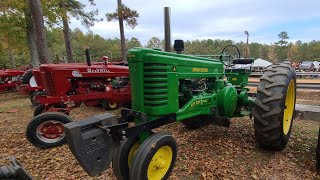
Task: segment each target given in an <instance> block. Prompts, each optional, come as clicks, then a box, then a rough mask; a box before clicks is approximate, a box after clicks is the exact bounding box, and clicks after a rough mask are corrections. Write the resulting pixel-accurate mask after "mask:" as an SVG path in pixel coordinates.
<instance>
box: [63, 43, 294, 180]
mask: <svg viewBox="0 0 320 180" xmlns="http://www.w3.org/2000/svg"><path fill="white" fill-rule="evenodd" d="M174 49H175V50H176V51H177V53H170V52H163V51H160V50H153V49H146V48H134V49H130V50H129V51H128V56H127V57H128V63H129V67H130V81H131V82H130V83H131V88H132V90H131V93H132V109H123V110H122V111H121V117H116V116H115V115H112V114H103V115H98V116H94V117H91V118H88V119H86V120H82V121H77V122H72V123H69V124H66V125H65V131H66V139H67V142H68V145H69V148H70V150H71V151H72V153H73V154H74V156H75V157H76V159H77V160H78V161H79V162H80V164H81V166H82V167H83V168H84V169H85V170H86V172H87V173H88V174H89V175H91V176H95V175H97V174H99V173H100V172H102V171H104V170H106V169H107V168H109V167H110V164H111V162H112V168H113V171H114V174H115V175H116V177H117V178H118V179H130V180H145V179H150V180H160V179H167V178H168V177H169V175H170V173H171V171H172V169H173V167H174V164H175V161H176V158H177V143H176V141H175V139H174V138H173V137H172V136H171V135H169V134H167V133H154V132H152V130H153V129H154V128H158V127H160V126H162V125H165V124H169V123H173V122H181V123H183V124H184V125H185V127H186V128H189V129H196V128H200V127H202V126H205V125H208V124H216V125H220V126H224V127H228V126H229V124H230V121H229V119H230V118H232V117H241V116H253V119H254V129H255V137H256V141H257V144H258V145H259V146H260V147H261V148H264V149H269V150H282V149H283V148H284V147H285V146H286V144H287V143H288V139H289V137H290V133H291V126H292V119H293V115H294V109H295V100H296V76H295V71H294V70H293V69H292V68H291V66H290V65H288V64H284V63H280V64H275V65H271V66H269V67H268V68H267V69H266V70H265V72H264V74H263V76H262V77H261V79H260V84H259V87H258V88H257V94H256V95H255V97H250V96H249V89H248V88H246V85H247V84H248V77H249V75H250V69H235V68H225V63H224V61H223V59H224V58H223V57H225V56H221V58H220V59H209V58H203V57H196V56H191V55H183V54H181V51H182V50H183V41H176V43H175V46H174ZM238 57H240V53H239V56H238ZM252 62H253V61H252V60H251V61H250V60H246V59H237V60H236V63H238V64H239V63H243V64H248V63H252Z"/></svg>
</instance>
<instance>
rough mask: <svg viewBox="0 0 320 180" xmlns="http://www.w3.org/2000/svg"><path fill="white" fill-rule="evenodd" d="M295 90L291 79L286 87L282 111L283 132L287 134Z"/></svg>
mask: <svg viewBox="0 0 320 180" xmlns="http://www.w3.org/2000/svg"><path fill="white" fill-rule="evenodd" d="M295 96H296V95H295V91H294V81H293V80H291V81H290V83H289V86H288V89H287V94H286V100H285V109H284V112H283V123H282V124H283V133H284V134H285V135H287V134H288V132H289V129H290V126H291V121H292V116H293V112H294V100H295V98H296V97H295Z"/></svg>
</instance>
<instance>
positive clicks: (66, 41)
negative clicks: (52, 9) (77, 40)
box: [60, 3, 74, 63]
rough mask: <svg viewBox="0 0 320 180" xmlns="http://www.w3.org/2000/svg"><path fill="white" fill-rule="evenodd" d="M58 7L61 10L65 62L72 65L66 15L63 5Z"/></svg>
mask: <svg viewBox="0 0 320 180" xmlns="http://www.w3.org/2000/svg"><path fill="white" fill-rule="evenodd" d="M60 7H61V8H62V9H63V14H62V23H63V36H64V44H65V46H66V52H67V60H68V62H69V63H72V62H74V61H73V56H72V48H71V40H70V28H69V23H68V14H67V11H66V10H65V5H64V4H63V3H60Z"/></svg>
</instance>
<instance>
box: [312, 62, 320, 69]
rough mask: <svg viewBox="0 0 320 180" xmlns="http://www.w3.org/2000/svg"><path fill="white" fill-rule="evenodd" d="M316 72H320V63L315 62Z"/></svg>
mask: <svg viewBox="0 0 320 180" xmlns="http://www.w3.org/2000/svg"><path fill="white" fill-rule="evenodd" d="M313 64H314V69H315V71H318V72H319V71H320V62H318V61H313Z"/></svg>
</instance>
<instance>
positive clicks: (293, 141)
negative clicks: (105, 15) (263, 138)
mask: <svg viewBox="0 0 320 180" xmlns="http://www.w3.org/2000/svg"><path fill="white" fill-rule="evenodd" d="M297 102H298V103H302V104H311V103H312V104H315V105H320V93H319V92H307V91H299V92H298V96H297ZM10 110H17V112H14V111H13V112H8V111H10ZM32 113H33V109H32V108H31V106H30V102H29V99H28V97H25V96H22V95H19V94H17V93H6V94H0V117H1V118H0V164H2V163H3V162H4V160H3V159H4V158H6V157H7V156H9V155H14V156H15V157H16V158H17V159H18V160H19V161H20V162H21V163H22V164H23V165H24V167H25V168H26V169H27V170H28V171H29V172H30V173H31V174H32V175H33V176H34V177H35V178H36V179H115V177H114V175H113V173H112V170H111V169H109V170H107V171H105V172H104V173H102V174H101V175H100V176H98V177H94V178H92V177H89V176H88V175H87V174H86V173H85V172H84V171H83V170H82V168H81V167H80V166H79V165H78V163H77V161H76V160H75V159H74V157H73V155H72V154H71V152H70V151H69V149H68V147H67V145H64V146H62V147H57V148H52V149H48V150H41V149H38V148H36V147H33V146H32V145H31V144H30V143H29V142H28V141H27V140H26V138H25V129H26V125H27V124H28V122H29V121H30V120H31V118H32ZM100 113H105V111H103V110H102V109H99V108H93V107H85V106H83V107H81V108H78V109H75V110H73V111H72V112H71V117H72V118H73V119H75V120H78V119H84V118H87V117H90V116H92V115H95V114H100ZM112 113H116V114H119V111H113V112H112ZM318 124H319V123H317V122H314V121H306V120H295V121H294V123H293V129H292V134H291V138H290V141H289V144H288V145H287V147H286V148H285V149H284V150H283V151H281V152H270V151H265V150H261V149H260V148H258V147H257V146H256V143H255V138H254V130H253V122H252V120H250V119H249V118H233V119H232V120H231V126H230V127H229V128H223V127H217V126H213V125H209V126H207V127H204V128H201V129H198V130H193V131H190V130H187V129H186V128H184V126H183V125H182V124H179V123H173V124H170V125H166V126H163V127H161V128H159V129H157V130H156V131H166V132H169V133H171V134H172V135H173V136H174V137H175V138H176V140H177V143H178V145H179V152H178V158H177V162H176V165H175V167H174V170H173V172H172V175H171V176H170V179H186V180H192V179H319V178H320V175H318V174H317V172H316V169H315V167H314V165H315V149H316V142H317V135H318V128H319V126H318Z"/></svg>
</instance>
